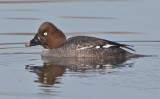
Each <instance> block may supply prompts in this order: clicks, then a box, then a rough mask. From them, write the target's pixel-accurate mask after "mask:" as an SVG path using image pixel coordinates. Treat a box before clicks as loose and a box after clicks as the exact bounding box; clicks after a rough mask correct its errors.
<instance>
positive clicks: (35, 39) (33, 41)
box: [25, 34, 41, 47]
mask: <svg viewBox="0 0 160 99" xmlns="http://www.w3.org/2000/svg"><path fill="white" fill-rule="evenodd" d="M36 45H41V42H40V41H39V39H38V35H37V34H36V35H35V36H34V38H33V39H32V40H31V41H30V42H28V43H26V44H25V46H26V47H30V46H36Z"/></svg>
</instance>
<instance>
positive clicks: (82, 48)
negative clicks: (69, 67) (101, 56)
mask: <svg viewBox="0 0 160 99" xmlns="http://www.w3.org/2000/svg"><path fill="white" fill-rule="evenodd" d="M92 47H93V46H86V47H81V48H78V49H76V50H84V49H87V48H92Z"/></svg>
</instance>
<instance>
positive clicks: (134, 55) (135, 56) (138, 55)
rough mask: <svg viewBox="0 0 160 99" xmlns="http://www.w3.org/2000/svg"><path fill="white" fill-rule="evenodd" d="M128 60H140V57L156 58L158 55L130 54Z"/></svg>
mask: <svg viewBox="0 0 160 99" xmlns="http://www.w3.org/2000/svg"><path fill="white" fill-rule="evenodd" d="M127 57H128V58H139V57H156V55H142V54H133V53H130V52H128V53H127Z"/></svg>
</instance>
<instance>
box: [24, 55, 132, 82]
mask: <svg viewBox="0 0 160 99" xmlns="http://www.w3.org/2000/svg"><path fill="white" fill-rule="evenodd" d="M42 60H43V61H44V65H43V66H30V65H27V66H26V69H30V70H31V71H32V72H34V73H36V74H37V75H38V77H39V78H38V80H37V82H40V83H43V84H47V85H53V84H56V83H60V81H59V77H61V76H62V75H63V74H64V73H65V71H66V69H69V70H70V71H74V72H77V71H87V70H90V69H108V68H116V67H124V66H126V64H124V62H126V61H127V60H128V59H126V58H111V59H104V58H50V57H42ZM132 65H133V64H130V66H132Z"/></svg>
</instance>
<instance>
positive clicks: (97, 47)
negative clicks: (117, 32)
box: [76, 44, 116, 50]
mask: <svg viewBox="0 0 160 99" xmlns="http://www.w3.org/2000/svg"><path fill="white" fill-rule="evenodd" d="M111 46H116V45H111V44H106V45H104V46H102V47H101V46H92V45H90V46H86V47H80V48H77V49H76V50H84V49H88V48H93V47H94V48H96V49H99V48H109V47H111Z"/></svg>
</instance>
